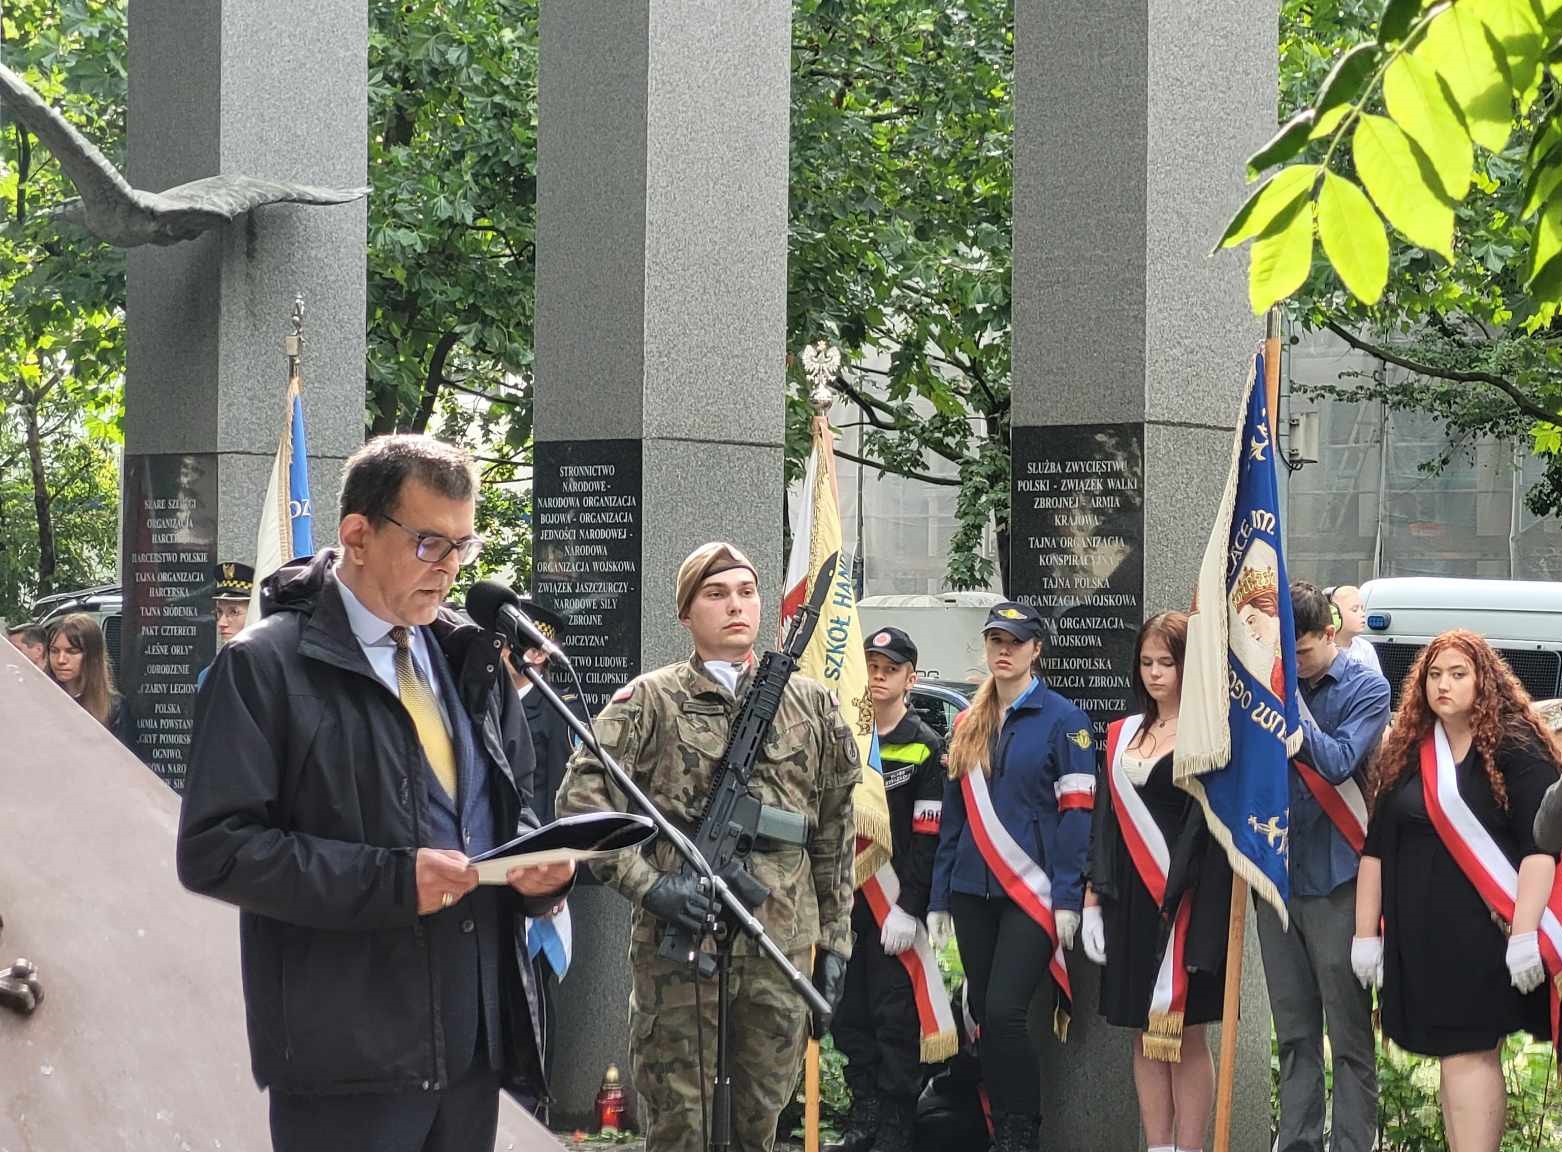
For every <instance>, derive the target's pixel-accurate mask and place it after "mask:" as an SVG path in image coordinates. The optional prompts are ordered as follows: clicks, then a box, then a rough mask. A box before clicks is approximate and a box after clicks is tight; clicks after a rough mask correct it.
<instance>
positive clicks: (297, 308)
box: [283, 292, 304, 361]
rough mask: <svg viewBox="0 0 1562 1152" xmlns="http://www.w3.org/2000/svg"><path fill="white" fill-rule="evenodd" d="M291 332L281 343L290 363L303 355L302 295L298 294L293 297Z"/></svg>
mask: <svg viewBox="0 0 1562 1152" xmlns="http://www.w3.org/2000/svg"><path fill="white" fill-rule="evenodd" d="M291 323H292V325H293V330H292V331H291V332H289V333H288V334H287V339H286V340H284V341H283V347H284V349H285V350H286V352H287V358H288V359H289V360H290V361H297V360H298V359H299V358H300V357H301V356H303V354H304V294H303V293H302V292H300V293H299V294H298V295H297V296H295V297H293V315H292V317H291Z"/></svg>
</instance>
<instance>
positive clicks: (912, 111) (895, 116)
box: [856, 104, 922, 124]
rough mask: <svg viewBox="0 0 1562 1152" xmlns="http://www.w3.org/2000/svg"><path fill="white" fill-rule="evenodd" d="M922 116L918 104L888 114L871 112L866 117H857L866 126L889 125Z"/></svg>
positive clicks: (892, 110)
mask: <svg viewBox="0 0 1562 1152" xmlns="http://www.w3.org/2000/svg"><path fill="white" fill-rule="evenodd" d="M920 115H922V109H921V107H919V106H918V105H916V104H907V105H906V106H905V107H903V108H891V109H890V110H889V111H887V112H870V113H868V114H867V115H864V116H858V117H856V118H857V119H858V120H861V121H862V122H863V123H864V124H887V123H888V122H889V121H891V120H906V119H909V118H910V117H912V116H920Z"/></svg>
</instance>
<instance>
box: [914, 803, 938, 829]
mask: <svg viewBox="0 0 1562 1152" xmlns="http://www.w3.org/2000/svg"><path fill="white" fill-rule="evenodd" d="M943 818H944V802H943V801H942V800H918V801H917V802H916V804H915V805H914V806H913V807H912V809H911V830H912V831H913V832H919V833H921V834H922V835H923V836H937V835H938V826H939V824H941V823H942V822H943Z"/></svg>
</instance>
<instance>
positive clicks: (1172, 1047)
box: [1144, 1012, 1183, 1064]
mask: <svg viewBox="0 0 1562 1152" xmlns="http://www.w3.org/2000/svg"><path fill="white" fill-rule="evenodd" d="M1182 1018H1183V1014H1182V1013H1181V1012H1153V1013H1151V1014H1150V1021H1149V1027H1148V1028H1146V1029H1145V1031H1144V1054H1145V1056H1146V1057H1147V1058H1149V1059H1151V1060H1159V1061H1161V1063H1163V1064H1181V1063H1182Z"/></svg>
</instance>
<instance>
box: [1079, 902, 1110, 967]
mask: <svg viewBox="0 0 1562 1152" xmlns="http://www.w3.org/2000/svg"><path fill="white" fill-rule="evenodd" d="M1079 927H1080V933H1079V939H1080V943H1082V944H1084V946H1085V957H1086V959H1088V960H1089V961H1090V962H1091V963H1092V964H1105V963H1106V921H1105V920H1103V919H1102V918H1101V905H1099V904H1086V905H1085V911H1084V919H1082V920H1081V921H1080V922H1079Z"/></svg>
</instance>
